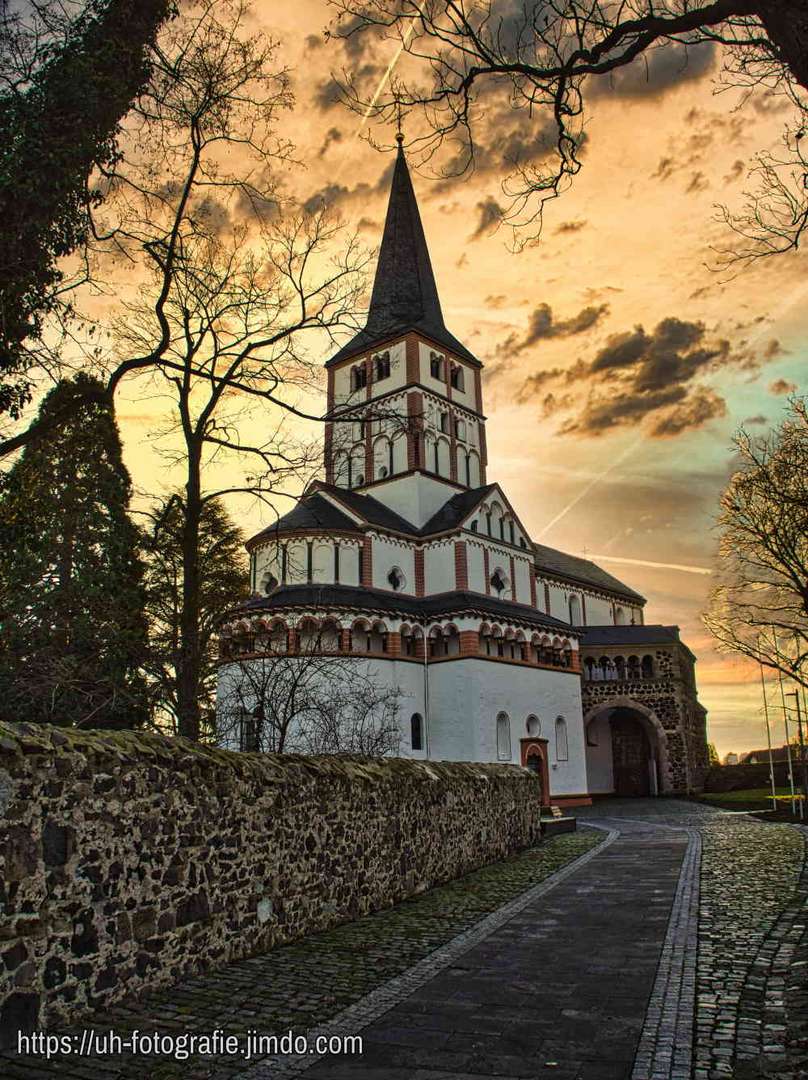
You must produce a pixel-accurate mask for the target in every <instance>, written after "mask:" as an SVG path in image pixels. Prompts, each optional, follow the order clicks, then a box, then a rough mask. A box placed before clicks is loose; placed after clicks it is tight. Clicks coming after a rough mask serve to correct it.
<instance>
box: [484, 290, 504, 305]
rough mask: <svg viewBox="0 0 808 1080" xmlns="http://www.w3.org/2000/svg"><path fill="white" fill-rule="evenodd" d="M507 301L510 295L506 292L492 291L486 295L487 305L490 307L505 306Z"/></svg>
mask: <svg viewBox="0 0 808 1080" xmlns="http://www.w3.org/2000/svg"><path fill="white" fill-rule="evenodd" d="M507 302H508V297H507V296H506V295H505V293H491V294H490V295H489V296H486V298H485V300H484V303H485V305H486V307H490V308H501V307H504V306H505V304H506V303H507Z"/></svg>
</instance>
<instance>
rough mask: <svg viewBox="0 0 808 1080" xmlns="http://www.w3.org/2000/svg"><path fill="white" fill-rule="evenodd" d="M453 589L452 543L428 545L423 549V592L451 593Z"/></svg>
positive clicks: (429, 593) (428, 593)
mask: <svg viewBox="0 0 808 1080" xmlns="http://www.w3.org/2000/svg"><path fill="white" fill-rule="evenodd" d="M454 587H455V562H454V542H453V541H451V542H450V541H446V542H444V543H442V544H430V545H429V546H428V547H425V548H424V590H425V592H426V594H427V596H429V595H431V594H432V593H442V592H453V591H454Z"/></svg>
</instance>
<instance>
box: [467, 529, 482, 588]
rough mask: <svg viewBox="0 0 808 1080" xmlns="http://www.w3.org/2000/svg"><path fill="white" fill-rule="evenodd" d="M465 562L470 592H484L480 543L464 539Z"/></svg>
mask: <svg viewBox="0 0 808 1080" xmlns="http://www.w3.org/2000/svg"><path fill="white" fill-rule="evenodd" d="M466 563H467V566H468V573H469V588H470V589H471V590H472V592H478V593H484V592H485V555H484V554H483V546H482V544H477V543H471V542H469V541H468V540H467V541H466Z"/></svg>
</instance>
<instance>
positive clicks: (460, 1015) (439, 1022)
mask: <svg viewBox="0 0 808 1080" xmlns="http://www.w3.org/2000/svg"><path fill="white" fill-rule="evenodd" d="M618 829H619V832H618V831H616V832H615V833H613V834H612V836H611V837H609V840H610V842H609V843H606V844H604V846H603V847H601V848H600V849H598V850H596V852H595V853H594V856H593V857H591V858H590V859H589V861H587V862H586V864H585V865H583V866H580V867H579V868H576V869H575V870H574V872H573V873H571V874H569V875H568V876H567V877H566V878H565V879H564V880H562V881H561V882H560V883H558V884H556V885H555V886H554V887H553V888H552V889H551V890H550V891H549V892H546V893H545V894H543V895H540V896H538V897H536V898H535V899H534V900H533V901H532V902H531V903H529V904H528V905H527V906H525V907H523V909H522V910H521V911H520V912H519V913H518V914H516V915H514V917H513V918H512V919H510V920H509V921H508V922H507V923H506V924H505V925H503V926H501V927H499V928H497V929H495V930H494V931H493V932H491V933H490V935H489V936H487V937H486V938H485V940H483V941H481V942H480V943H478V944H476V945H474V946H473V947H472V948H470V949H469V950H468V951H466V952H465V954H464V955H462V956H461V957H460V958H458V959H457V960H455V961H454V962H453V963H450V965H449V966H447V967H445V969H444V970H443V971H440V972H439V973H438V974H436V975H434V976H433V977H432V978H431V979H428V981H425V982H424V984H423V985H422V986H421V987H420V988H418V989H417V990H415V991H414V992H411V993H409V994H408V995H407V996H406V997H404V999H403V1000H401V1001H400V1002H399V1003H398V1004H396V1005H394V1007H393V1008H391V1009H389V1010H388V1011H387V1012H385V1013H384V1014H383V1015H382V1016H381V1017H380V1018H379V1019H378V1020H376V1021H374V1022H372V1023H371V1024H369V1025H368V1026H367V1027H365V1028H364V1029H363V1031H362V1035H363V1039H364V1052H363V1054H362V1056H361V1058H334V1057H330V1058H323V1059H321V1060H320V1061H318V1062H316V1063H314V1064H309V1063H308V1062H306V1061H302V1062H300V1063H299V1066H298V1067H297V1068H293V1069H292V1070H289V1069H288V1066H287V1067H286V1068H284V1065H283V1062H282V1060H281V1061H276V1062H267V1063H266V1065H262V1066H258V1067H257V1068H255V1069H254V1070H252V1072H250V1073H248V1074H246V1075H247V1076H249V1077H250V1080H263V1078H267V1080H269V1078H270V1077H278V1076H280V1075H283V1074H284V1073H286V1074H287V1075H288V1071H294V1072H295V1073H299V1072H303V1071H305V1075H306V1078H307V1080H439V1078H440V1080H467V1078H472V1077H477V1078H479V1077H485V1076H491V1077H500V1078H506V1077H507V1078H510V1077H513V1078H516V1077H538V1076H548V1077H550V1076H552V1077H555V1078H557V1080H627V1078H629V1077H630V1076H631V1074H632V1066H633V1063H634V1059H635V1054H636V1051H637V1047H638V1044H639V1041H640V1036H641V1033H642V1030H643V1024H644V1020H645V1015H646V1009H647V1005H648V1001H649V999H650V997H651V993H652V990H653V988H654V984H655V979H656V975H657V969H658V965H659V959H660V955H661V953H662V948H663V944H664V942H665V939H666V934H667V928H668V923H669V917H670V914H671V909H672V906H673V902H674V898H675V896H676V891H677V885H678V882H679V878H680V870H681V867H682V861H683V858H684V855H685V852H686V849H687V846H688V836H687V834H685V833H682V832H673V831H670V830H665V831H663V830H660V829H656V828H652V829H647V828H643V827H640V828H635V827H633V826H632V825H630V824H628V823H623V824H620V825H619V826H618ZM340 1027H341V1028H347V1027H348V1025H347V1024H346V1023H342V1024H340Z"/></svg>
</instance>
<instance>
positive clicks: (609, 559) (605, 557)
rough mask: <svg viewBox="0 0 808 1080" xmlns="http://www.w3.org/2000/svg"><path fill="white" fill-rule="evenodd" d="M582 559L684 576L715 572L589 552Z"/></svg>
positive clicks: (675, 564) (698, 567)
mask: <svg viewBox="0 0 808 1080" xmlns="http://www.w3.org/2000/svg"><path fill="white" fill-rule="evenodd" d="M581 557H582V558H586V559H591V560H594V561H596V562H614V563H625V564H626V565H627V566H650V567H652V568H653V569H654V570H681V571H682V573H684V574H706V575H708V576H709V575H710V574H712V572H713V571H712V570H710V569H708V568H707V567H706V566H685V565H684V564H682V563H667V562H650V561H649V560H648V559H624V558H621V557H618V556H617V555H590V554H589V552H587V553H586V555H582V556H581Z"/></svg>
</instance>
